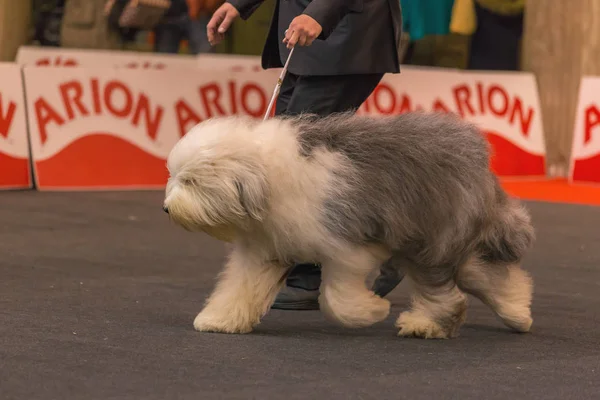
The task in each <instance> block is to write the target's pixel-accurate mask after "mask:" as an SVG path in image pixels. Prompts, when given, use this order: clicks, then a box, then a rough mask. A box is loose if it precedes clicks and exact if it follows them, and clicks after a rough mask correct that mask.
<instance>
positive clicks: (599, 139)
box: [569, 76, 600, 183]
mask: <svg viewBox="0 0 600 400" xmlns="http://www.w3.org/2000/svg"><path fill="white" fill-rule="evenodd" d="M569 180H570V181H571V182H573V183H600V77H588V76H586V77H583V78H582V79H581V83H580V86H579V101H578V104H577V111H576V114H575V132H573V146H572V148H571V168H570V171H569Z"/></svg>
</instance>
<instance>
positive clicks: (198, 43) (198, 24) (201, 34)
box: [187, 15, 214, 54]
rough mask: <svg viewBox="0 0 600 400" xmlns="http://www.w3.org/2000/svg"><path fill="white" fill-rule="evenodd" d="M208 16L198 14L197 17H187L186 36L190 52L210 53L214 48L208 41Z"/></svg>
mask: <svg viewBox="0 0 600 400" xmlns="http://www.w3.org/2000/svg"><path fill="white" fill-rule="evenodd" d="M209 20H210V17H209V16H208V15H199V16H198V18H196V19H194V18H189V19H188V22H187V38H188V44H189V49H190V53H191V54H200V53H212V52H213V51H214V48H213V47H212V46H211V45H210V43H209V42H208V35H207V32H206V25H207V24H208V21H209Z"/></svg>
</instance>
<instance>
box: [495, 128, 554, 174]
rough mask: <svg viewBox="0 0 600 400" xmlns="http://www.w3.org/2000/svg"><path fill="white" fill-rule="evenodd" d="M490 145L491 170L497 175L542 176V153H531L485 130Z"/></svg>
mask: <svg viewBox="0 0 600 400" xmlns="http://www.w3.org/2000/svg"><path fill="white" fill-rule="evenodd" d="M486 135H487V139H488V142H489V143H490V144H491V146H492V149H491V150H492V156H491V159H490V162H491V166H492V170H493V171H494V173H496V174H497V175H499V176H506V177H508V176H544V175H545V174H546V162H545V158H544V156H543V155H537V154H531V153H529V152H528V151H526V150H523V149H522V148H520V147H519V146H517V145H515V144H514V143H512V142H511V141H509V140H507V139H505V138H503V137H502V136H500V135H499V134H497V133H495V132H490V131H487V132H486Z"/></svg>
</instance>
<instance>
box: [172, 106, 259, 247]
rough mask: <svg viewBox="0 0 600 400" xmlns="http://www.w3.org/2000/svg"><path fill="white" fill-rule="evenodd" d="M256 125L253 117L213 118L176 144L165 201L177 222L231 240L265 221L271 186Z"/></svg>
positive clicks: (190, 228)
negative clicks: (251, 224) (240, 231)
mask: <svg viewBox="0 0 600 400" xmlns="http://www.w3.org/2000/svg"><path fill="white" fill-rule="evenodd" d="M255 126H256V122H255V121H253V120H251V119H249V118H240V117H230V118H218V119H212V120H208V121H205V122H202V123H200V124H198V125H196V126H195V127H194V128H192V129H191V130H190V131H189V132H188V133H187V134H186V135H185V136H184V137H183V138H181V139H180V140H179V142H177V144H176V145H175V146H174V147H173V149H172V150H171V152H170V154H169V156H168V158H167V168H168V170H169V174H170V177H169V181H168V183H167V188H166V194H165V200H164V209H165V211H166V212H168V213H169V216H170V217H171V219H172V220H173V221H174V222H175V223H177V224H179V225H181V226H182V227H184V228H185V229H187V230H190V231H204V232H206V233H208V234H211V235H213V236H215V237H218V238H220V239H222V240H227V241H230V240H231V239H232V236H233V235H234V233H235V230H236V229H238V228H240V227H244V226H245V225H247V223H248V222H249V221H250V220H251V219H255V220H259V221H260V220H261V219H262V218H263V214H264V211H265V208H266V207H267V199H268V196H269V187H268V182H267V177H266V171H265V163H264V162H263V161H262V157H263V154H262V151H261V148H262V147H261V144H260V140H261V138H260V136H259V135H258V134H257V133H256V132H254V131H253V129H252V128H253V127H255Z"/></svg>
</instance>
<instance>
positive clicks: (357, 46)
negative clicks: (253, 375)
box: [207, 0, 403, 310]
mask: <svg viewBox="0 0 600 400" xmlns="http://www.w3.org/2000/svg"><path fill="white" fill-rule="evenodd" d="M262 2H263V0H227V1H226V2H225V3H224V4H223V5H222V6H221V7H220V8H219V9H218V10H217V11H215V13H214V14H213V17H212V19H211V21H210V22H209V24H208V26H207V31H208V32H207V33H208V39H209V41H210V42H211V44H213V45H215V44H217V43H218V42H219V41H221V40H223V38H224V34H225V32H226V31H227V29H228V28H229V27H230V26H231V23H232V22H233V21H234V20H235V19H236V18H237V17H238V16H240V17H241V18H242V19H247V18H249V17H250V16H251V15H252V13H253V12H254V10H256V9H257V8H258V7H259V6H260V4H261V3H262ZM401 32H402V14H401V10H400V1H399V0H277V5H276V7H275V12H274V15H273V19H272V22H271V27H270V29H269V34H268V36H267V40H266V43H265V47H264V50H263V53H262V66H263V68H265V69H268V68H280V67H283V65H284V63H285V61H286V59H287V57H288V55H289V51H290V49H291V48H292V47H295V50H294V55H293V56H292V59H291V60H290V64H289V66H288V72H287V74H286V76H285V79H284V81H283V83H282V86H281V91H280V94H279V97H278V99H277V104H276V107H275V114H276V115H281V114H299V113H307V112H310V113H316V114H320V115H327V114H332V113H335V112H343V111H351V110H356V109H357V108H358V107H360V105H361V104H362V103H363V102H364V101H365V100H366V99H367V97H369V95H370V94H371V93H372V92H373V90H374V89H375V87H376V86H377V85H378V83H379V82H380V80H381V78H382V77H383V75H384V74H385V73H398V72H400V60H399V47H400V35H401ZM381 271H382V274H381V276H380V277H379V278H378V279H377V281H376V282H375V287H374V289H375V292H376V293H377V294H379V295H380V296H385V295H386V294H387V293H389V292H390V291H391V290H392V289H394V287H396V285H398V283H399V282H400V281H401V280H402V278H403V276H402V275H399V274H398V273H396V272H395V271H394V270H393V269H391V268H382V270H381ZM320 281H321V275H320V268H319V267H318V266H317V265H313V264H301V265H297V266H296V267H295V268H294V269H293V270H292V273H291V274H290V275H289V277H288V279H287V286H286V288H285V289H284V290H283V291H282V292H281V293H280V294H279V296H278V297H277V299H276V301H275V304H274V305H273V308H279V309H294V310H301V309H317V308H318V307H319V305H318V300H317V299H318V293H319V292H318V289H319V285H320Z"/></svg>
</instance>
